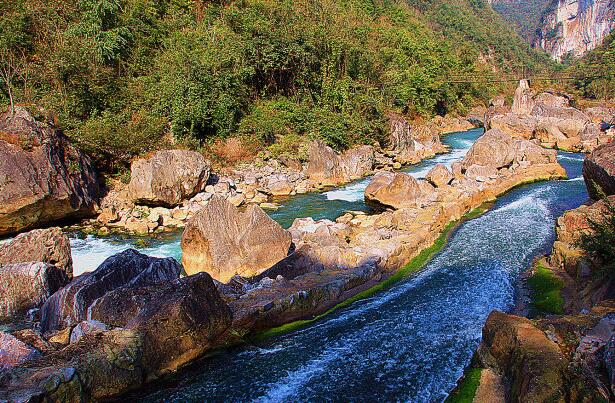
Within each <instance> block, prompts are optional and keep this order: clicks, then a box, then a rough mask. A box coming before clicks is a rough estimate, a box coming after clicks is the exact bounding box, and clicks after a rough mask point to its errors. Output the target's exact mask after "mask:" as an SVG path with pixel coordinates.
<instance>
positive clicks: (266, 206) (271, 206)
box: [259, 203, 280, 210]
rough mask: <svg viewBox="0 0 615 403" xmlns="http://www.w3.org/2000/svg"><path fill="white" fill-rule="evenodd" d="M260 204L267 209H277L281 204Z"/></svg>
mask: <svg viewBox="0 0 615 403" xmlns="http://www.w3.org/2000/svg"><path fill="white" fill-rule="evenodd" d="M259 206H260V207H261V208H262V209H265V210H277V209H279V208H280V205H279V204H277V203H261V204H260V205H259Z"/></svg>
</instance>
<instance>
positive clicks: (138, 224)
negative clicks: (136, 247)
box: [124, 217, 150, 235]
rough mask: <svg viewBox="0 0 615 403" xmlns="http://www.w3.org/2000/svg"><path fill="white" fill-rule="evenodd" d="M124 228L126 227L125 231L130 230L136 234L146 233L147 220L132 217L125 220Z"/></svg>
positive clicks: (147, 229) (147, 231)
mask: <svg viewBox="0 0 615 403" xmlns="http://www.w3.org/2000/svg"><path fill="white" fill-rule="evenodd" d="M124 228H125V229H126V231H128V232H132V233H133V234H136V235H147V234H148V233H149V231H150V229H149V225H148V221H147V220H141V219H139V218H133V217H131V218H129V219H128V220H126V223H125V224H124Z"/></svg>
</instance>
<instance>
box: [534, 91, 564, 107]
mask: <svg viewBox="0 0 615 403" xmlns="http://www.w3.org/2000/svg"><path fill="white" fill-rule="evenodd" d="M534 101H536V104H542V105H546V106H549V107H553V108H567V107H569V106H570V96H569V95H565V94H557V93H553V92H542V93H540V94H538V95H537V96H536V97H535V98H534Z"/></svg>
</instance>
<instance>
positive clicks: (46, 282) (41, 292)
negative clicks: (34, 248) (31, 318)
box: [0, 262, 69, 319]
mask: <svg viewBox="0 0 615 403" xmlns="http://www.w3.org/2000/svg"><path fill="white" fill-rule="evenodd" d="M68 281H69V280H68V277H67V276H66V273H65V272H64V271H63V270H62V269H59V268H57V267H56V266H53V265H51V264H48V263H43V262H28V263H13V264H5V265H2V266H0V319H11V318H16V317H19V316H21V315H24V314H25V313H26V312H27V311H28V310H30V309H32V308H37V307H39V306H40V305H41V304H43V303H44V302H45V301H46V300H47V298H49V297H50V296H51V295H52V294H53V293H54V292H56V291H57V290H59V289H60V288H62V287H63V286H65V285H66V284H68Z"/></svg>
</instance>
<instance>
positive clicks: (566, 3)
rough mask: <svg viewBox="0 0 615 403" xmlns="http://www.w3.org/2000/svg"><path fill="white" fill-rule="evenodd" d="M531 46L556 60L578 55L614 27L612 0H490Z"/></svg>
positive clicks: (591, 47) (613, 1)
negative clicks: (542, 50) (540, 49)
mask: <svg viewBox="0 0 615 403" xmlns="http://www.w3.org/2000/svg"><path fill="white" fill-rule="evenodd" d="M490 3H491V5H492V7H493V9H494V10H495V11H497V12H498V13H500V14H501V15H502V16H503V17H504V19H505V20H507V21H508V22H510V23H511V24H514V25H515V29H516V30H517V32H518V33H519V34H520V35H521V36H522V37H523V38H524V39H525V40H526V41H528V42H529V43H531V44H532V46H534V47H539V48H542V49H544V50H545V51H546V52H547V53H548V54H549V55H551V57H552V58H553V59H555V60H557V61H563V60H565V59H567V58H568V57H571V56H572V57H575V58H578V57H580V56H582V55H584V54H585V53H586V52H588V51H590V50H592V49H594V48H596V47H597V46H598V45H600V44H601V43H602V42H603V40H604V38H605V37H606V36H608V34H609V33H610V32H611V31H612V30H613V29H614V28H615V0H490Z"/></svg>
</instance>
